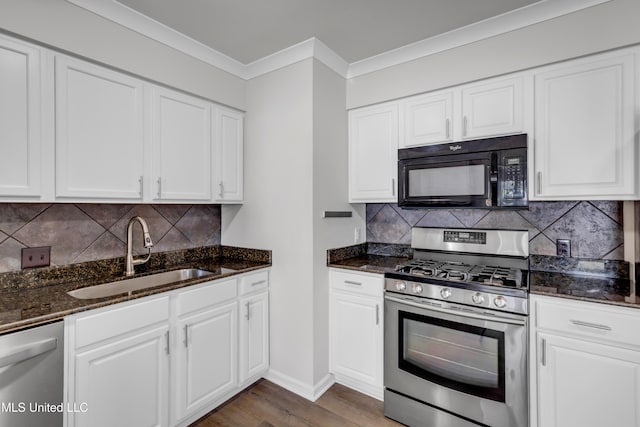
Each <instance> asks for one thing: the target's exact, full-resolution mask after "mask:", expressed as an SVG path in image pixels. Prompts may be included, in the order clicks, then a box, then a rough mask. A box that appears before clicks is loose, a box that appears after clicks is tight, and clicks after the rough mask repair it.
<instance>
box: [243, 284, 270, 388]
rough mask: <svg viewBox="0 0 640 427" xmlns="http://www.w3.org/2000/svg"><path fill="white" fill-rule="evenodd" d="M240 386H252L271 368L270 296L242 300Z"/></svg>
mask: <svg viewBox="0 0 640 427" xmlns="http://www.w3.org/2000/svg"><path fill="white" fill-rule="evenodd" d="M240 313H241V318H240V384H241V385H242V384H245V385H247V384H250V383H252V382H254V381H255V380H257V379H258V378H260V376H261V375H262V374H263V373H264V372H266V370H267V369H268V368H269V294H268V292H260V293H258V294H255V295H251V296H247V297H245V298H242V299H240Z"/></svg>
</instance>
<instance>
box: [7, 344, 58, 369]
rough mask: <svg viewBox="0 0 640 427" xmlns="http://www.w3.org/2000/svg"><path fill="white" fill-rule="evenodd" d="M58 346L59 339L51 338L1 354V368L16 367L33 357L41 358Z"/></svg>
mask: <svg viewBox="0 0 640 427" xmlns="http://www.w3.org/2000/svg"><path fill="white" fill-rule="evenodd" d="M57 346H58V339H57V338H49V339H46V340H43V341H37V342H34V343H31V344H27V345H23V346H20V347H18V348H15V349H13V350H11V351H10V352H8V353H4V354H0V368H4V367H5V366H9V365H14V364H16V363H19V362H22V361H24V360H28V359H31V358H32V357H36V356H39V355H41V354H43V353H46V352H48V351H51V350H55V348H56V347H57Z"/></svg>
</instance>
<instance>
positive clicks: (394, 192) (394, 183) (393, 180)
mask: <svg viewBox="0 0 640 427" xmlns="http://www.w3.org/2000/svg"><path fill="white" fill-rule="evenodd" d="M391 195H392V196H393V197H395V196H396V180H395V178H391Z"/></svg>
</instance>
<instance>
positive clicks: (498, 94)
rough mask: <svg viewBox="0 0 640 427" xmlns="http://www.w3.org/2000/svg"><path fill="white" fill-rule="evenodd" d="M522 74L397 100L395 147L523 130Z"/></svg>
mask: <svg viewBox="0 0 640 427" xmlns="http://www.w3.org/2000/svg"><path fill="white" fill-rule="evenodd" d="M524 89H525V76H524V75H516V76H513V77H508V78H504V77H501V78H497V79H491V80H484V81H482V82H479V83H473V84H469V85H464V86H457V87H454V88H451V89H447V90H443V91H438V92H430V93H427V94H424V95H418V96H412V97H410V98H406V99H403V100H401V101H399V103H400V138H399V141H398V147H399V148H408V147H416V146H420V145H429V144H440V143H443V142H450V141H460V140H464V139H478V138H487V137H491V136H498V135H507V134H514V133H521V132H523V131H524V127H525V125H524V122H525V120H524V112H525V90H524Z"/></svg>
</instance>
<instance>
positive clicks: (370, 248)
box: [327, 243, 411, 274]
mask: <svg viewBox="0 0 640 427" xmlns="http://www.w3.org/2000/svg"><path fill="white" fill-rule="evenodd" d="M410 257H411V248H410V247H409V246H407V245H393V244H381V243H361V244H358V245H353V246H347V247H344V248H336V249H329V250H328V251H327V266H329V267H335V268H344V269H347V270H355V271H360V272H366V273H377V274H384V273H385V272H387V271H391V270H393V269H394V268H395V267H396V266H397V265H399V264H404V263H406V262H407V260H408V259H409V258H410Z"/></svg>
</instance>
